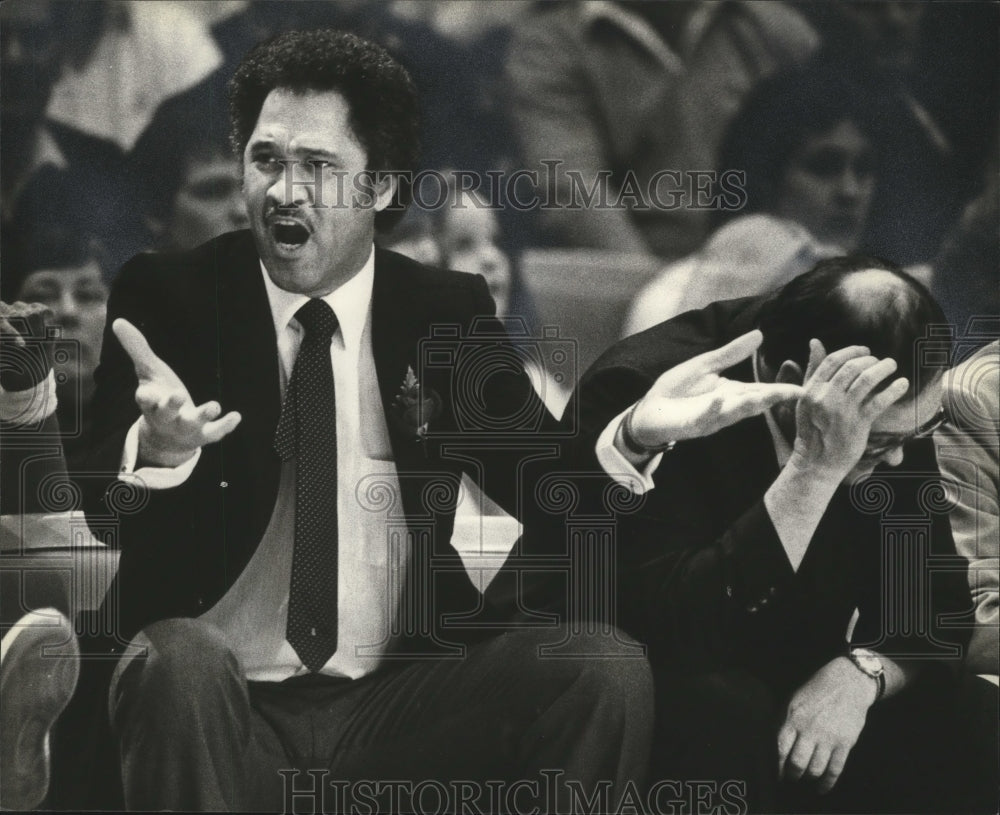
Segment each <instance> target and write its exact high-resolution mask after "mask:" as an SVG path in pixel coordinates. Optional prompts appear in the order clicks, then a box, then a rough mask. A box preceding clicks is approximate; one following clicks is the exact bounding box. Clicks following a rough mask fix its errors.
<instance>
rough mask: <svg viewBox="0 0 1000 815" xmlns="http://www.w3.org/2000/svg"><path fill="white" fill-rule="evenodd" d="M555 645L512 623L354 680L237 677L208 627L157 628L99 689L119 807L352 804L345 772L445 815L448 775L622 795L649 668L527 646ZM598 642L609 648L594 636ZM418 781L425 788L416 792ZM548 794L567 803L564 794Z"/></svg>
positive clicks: (635, 774)
mask: <svg viewBox="0 0 1000 815" xmlns="http://www.w3.org/2000/svg"><path fill="white" fill-rule="evenodd" d="M557 640H558V637H557V636H556V634H554V632H553V631H546V632H543V633H538V632H534V631H519V632H513V633H508V634H503V635H501V636H498V637H497V638H495V639H492V640H489V641H487V642H484V643H480V644H478V645H476V646H473V647H471V648H470V649H469V650H468V651H467V653H466V655H465V657H464V658H462V659H457V660H456V659H450V660H444V659H441V660H423V661H417V662H409V663H405V664H401V665H399V666H398V667H388V668H384V669H380V670H378V671H376V672H375V673H373V674H370V675H368V676H365V677H362V678H361V679H357V680H349V679H339V678H336V677H325V676H319V675H308V676H305V677H296V678H293V679H291V680H288V681H285V682H280V683H279V682H248V681H247V680H246V679H245V677H244V675H243V673H242V671H241V668H240V665H239V663H238V660H237V659H236V657H235V656H234V655H233V653H232V651H231V650H230V649H229V648H228V646H227V645H226V643H225V642H224V640H223V639H222V636H221V635H220V633H219V632H218V631H217V630H216V629H214V628H213V627H211V626H209V625H207V624H205V623H202V622H200V621H198V620H193V619H173V620H164V621H161V622H158V623H155V624H153V625H151V626H149V627H148V628H146V629H145V630H144V631H143V632H142V633H141V634H140V635H139V637H137V639H136V641H135V642H136V643H140V642H141V643H144V644H148V652H147V655H146V656H145V657H138V656H127V657H125V658H124V659H123V660H122V661H121V663H120V664H119V667H118V670H117V671H116V675H115V679H114V681H113V682H112V685H111V691H110V707H111V716H112V726H113V729H114V731H115V735H116V737H117V739H118V744H119V748H120V755H121V760H122V774H123V780H124V786H125V800H126V805H127V807H128V808H129V809H144V810H145V809H149V810H153V809H177V810H230V811H240V810H244V811H272V812H274V811H292V809H293V805H294V807H295V809H296V811H302V812H319V811H334V810H339V811H350V804H351V799H347V802H346V804H345V799H344V795H346V794H348V792H346V791H345V790H344V788H343V786H342V785H343V783H344V782H352V783H353V784H354V787H352V788H351V790H350V794H355V793H359V794H367V795H369V796H371V795H372V793H371V791H370V790H364V789H362V787H361V784H360V783H359V782H363V781H370V782H378V781H387V780H392V781H401V782H410V783H409V785H400V786H398V787H396V790H397V792H396V793H394V794H397V795H398V796H399V798H398V799H396V800H395V801H393V800H392V799H391V798H388V797H385V795H383V796H382V797H380V798H379V799H378V800H379V809H380V810H382V811H386V810H388V809H389V808H390V807H391V808H394V809H396V811H406V810H407V809H409V808H410V806H411V802H410V800H409V794H410V792H413V791H416V793H417V794H419V795H420V800H414V801H413V802H412V806H413V807H420V808H424V809H427V808H429V809H430V810H432V811H445V810H447V809H448V806H447V802H446V804H445V807H444V809H442V807H441V806H440V805H439V804H438V796H440V794H441V791H442V790H444V789H446V787H445V786H443V785H449V784H450V783H451V784H452V786H449V787H447V790H448V794H449V795H453V794H455V792H454V789H455V788H454V784H453V782H454V781H456V780H463V781H469V782H478V783H479V784H480V785H482V784H483V782H484V781H485V780H487V779H490V780H498V781H504V782H513V781H516V780H524V781H527V782H539V781H540V782H542V783H541V784H540V785H539V787H538V789H539V792H540V794H541V791H542V790H543V789H545V786H544V782H545V780H546V779H545V777H544V776H543V775H542V773H543V771H545V770H561V771H563V772H564V773H565V775H564V776H562V777H560V779H559V781H560V783H561V782H562V781H563V780H573V781H578V782H580V784H582V787H583V789H584V790H585V791H586V793H587V794H588V795H590V793H591V791H592V790H593V789H594V788H596V787H598V786H599V785H601V784H602V783H603V784H605V785H607V784H609V783H610V784H611V785H612V787H611V794H612V795H620V794H621V792H622V789H623V787H624V785H625V784H626V782H628V781H629V780H633V781H635V782H637V783H640V782H641V780H642V778H643V776H644V773H645V769H646V761H647V757H648V749H649V740H650V737H651V730H652V721H651V717H650V716H649V710H650V708H651V705H652V683H651V679H650V673H649V667H648V663H647V662H646V661H645V659H643V658H641V657H640V658H634V656H629V657H624V656H623V657H620V658H612V659H608V658H606V657H605V658H595V657H590V658H588V657H586V656H582V657H574V658H571V659H566V658H551V657H549V658H546V657H541V658H539V656H538V646H539V644H541V643H552V642H554V641H557ZM584 641H589V640H585V638H581V642H584ZM584 647H585V649H586V648H587V647H589V646H586V645H585V646H584ZM593 647H594V649H595V650H594V653H595V654H596V653H597V650H596V649H597V648H598V644H597V643H596V642H595V643H594V645H593ZM599 647H600V648H601V652H600V653H601V654H602V655H604V654H606V653H607V640H606V638H602V640H601V643H600V644H599ZM623 647H624V646H623ZM391 664H392V663H390V665H391ZM310 771H311V772H310ZM420 782H431V784H430V785H428V784H425V785H424V787H423V788H422V792H421V788H420V787H418V786H417V785H418V784H419V783H420ZM442 782H443V785H442ZM338 784H341V786H339V787H338ZM320 788H322V794H321V795H316V794H310V793H309V792H308V791H310V790H319V789H320ZM466 789H467V790H475V789H480V790H485V789H486V788H485V787H482V786H480V787H478V788H475V787H471V786H470V787H467V788H466ZM507 789H508V791H509V788H507ZM293 791H295V792H297V793H299V794H297V795H295V796H292V794H291V793H292V792H293ZM384 792H386V794H392V793H389V792H387V791H385V790H384ZM532 792H533V789H532V788H522V789H521V790H520V792H519V793H518V794H517V795H516V796H515V797H514V798H512V799H510V800H508V801H507V802H506V803H505V802H504V799H503V797H500V798H499V799H491V798H490V797H489V794H488V793H487V792H484V793H483V797H481V798H479V799H478V800H477V803H476V805H475V806H478V808H479V809H480V810H481V811H493V810H495V809H500V810H504V809H514V808H517V809H521V808H523V807H524V806H526V805H527V804H528V801H529V800H531V796H532ZM459 794H466V795H471V794H472V792H464V793H459ZM495 800H499V801H500V803H499V805H498V806H497V805H496V803H491V801H495ZM559 800H560V801H561V802H562V803H560V804H559V807H558V808H559V809H560V810H565V809H566V808H567V806H568V805H565V802H566V801H567V800H568V798H567V797H565V796H561V797H560V799H559ZM456 803H457V800H455V801H452V805H453V806H454V805H455V804H456ZM459 808H460V807H459ZM452 811H454V810H453V809H452ZM542 811H545V810H544V806H543V809H542ZM550 811H551V810H550Z"/></svg>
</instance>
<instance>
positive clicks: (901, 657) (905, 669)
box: [576, 257, 996, 812]
mask: <svg viewBox="0 0 1000 815" xmlns="http://www.w3.org/2000/svg"><path fill="white" fill-rule="evenodd" d="M944 323H945V319H944V316H943V314H942V313H941V310H940V308H939V307H938V305H937V304H936V303H935V302H934V301H933V299H932V298H931V296H930V295H929V293H928V292H927V291H926V289H924V287H923V286H921V285H920V284H919V283H918V282H917V281H915V280H913V279H912V278H910V277H909V276H907V275H905V274H904V273H902V272H901V271H899V270H898V269H897V268H896V267H894V266H892V265H891V264H888V263H885V262H882V261H879V260H876V259H872V258H863V257H857V258H837V259H832V260H830V261H824V262H822V263H820V264H818V265H817V267H815V268H814V269H813V270H812V271H810V272H808V273H806V274H804V275H802V276H800V277H798V278H796V279H795V280H794V281H792V282H791V283H789V284H788V285H787V286H786V287H784V288H783V289H781V290H779V291H778V292H776V293H775V294H773V295H771V296H770V297H768V298H746V299H742V300H733V301H727V302H721V303H715V304H712V305H711V306H709V307H707V308H706V309H704V310H701V311H694V312H688V313H686V314H682V315H680V316H678V317H676V318H674V319H672V320H669V321H667V322H665V323H661V324H660V325H657V326H655V327H653V328H651V329H649V330H647V331H645V332H642V333H640V334H638V335H635V336H633V337H630V338H628V339H626V340H624V341H622V342H621V343H619V344H618V345H616V346H615V347H613V348H612V349H610V350H609V351H608V352H606V353H605V355H604V356H603V357H602V358H601V359H600V360H598V361H597V362H596V363H595V364H594V365H593V366H592V368H591V369H590V370H589V371H588V372H587V373H586V374H585V376H584V378H583V380H582V381H581V384H580V388H579V391H578V394H577V397H576V398H577V399H578V404H579V409H580V417H581V419H580V421H581V425H582V430H583V436H584V437H585V438H588V437H589V438H596V437H598V436H599V435H604V434H607V433H611V432H614V433H617V435H618V437H620V438H623V439H624V441H625V446H626V447H627V448H628V449H629V450H630V457H631V461H632V463H633V464H634V465H635V466H636V467H637V468H640V469H645V470H646V477H647V478H646V481H645V486H646V492H645V502H644V504H643V505H642V506H641V507H640V508H639V509H638V510H637V511H635V512H633V513H631V514H622V516H621V517H620V518H619V520H618V528H617V535H618V540H619V541H620V542H621V543H620V547H619V553H618V554H619V561H618V569H619V575H620V576H619V579H618V583H617V588H618V592H617V596H618V597H619V598H620V603H619V607H618V615H619V616H618V618H617V619H618V622H619V624H620V625H622V627H623V628H624V629H625V630H626V631H627V632H629V633H631V634H632V635H634V636H636V637H637V638H638V639H640V640H642V641H644V642H646V643H647V644H648V645H649V647H650V661H651V663H652V666H653V671H654V679H655V683H656V704H657V719H658V725H657V728H658V732H657V735H656V736H655V737H654V748H653V763H652V767H651V776H652V778H653V780H654V781H655V780H656V779H662V778H668V779H676V778H682V779H683V778H686V779H699V780H714V781H716V782H718V783H720V784H722V783H726V782H727V780H728V781H732V780H738V781H739V782H740V783H741V784H742V785H743V790H744V792H745V794H746V797H747V801H748V803H749V805H750V808H751V809H752V810H756V811H768V812H770V811H774V810H776V809H779V808H782V807H787V808H788V809H790V810H791V811H798V812H801V811H813V810H820V811H822V810H825V811H834V812H845V811H862V812H888V811H935V812H949V811H950V812H958V811H970V810H972V809H976V810H977V811H978V809H980V808H981V809H983V810H987V809H990V808H991V807H995V804H996V801H995V795H996V775H995V764H996V761H995V759H996V730H995V722H996V698H995V694H992V695H988V696H986V697H984V696H983V695H982V690H983V689H978V690H976V691H973V692H971V697H970V694H966V693H963V692H960V691H959V689H958V688H957V686H956V682H955V680H954V673H955V672H956V671H957V669H958V667H959V665H960V659H961V656H962V652H963V648H964V647H965V643H966V642H967V636H968V627H967V626H964V627H963V624H962V621H961V618H962V617H963V615H967V614H968V612H969V609H970V598H969V594H968V591H967V589H966V588H965V586H963V585H962V583H961V581H962V579H963V574H964V573H963V571H962V569H961V567H960V563H959V562H958V561H956V559H955V550H954V543H953V541H952V538H951V534H950V530H949V528H948V518H947V515H946V510H947V508H946V507H945V506H943V505H942V504H941V502H940V501H938V500H937V498H936V497H935V496H940V495H941V494H943V493H941V492H940V489H941V485H940V474H939V472H938V470H937V465H936V461H935V458H934V452H933V446H932V444H931V440H930V439H929V438H927V437H928V436H929V435H930V434H931V433H932V431H933V430H934V428H936V427H938V426H939V425H940V424H941V423H942V421H944V414H943V411H942V408H941V375H942V373H943V371H944V370H945V368H946V367H947V365H948V358H949V351H950V341H949V337H948V334H947V331H946V330H945V333H944V335H943V336H942V334H941V333H940V332H941V330H942V329H941V326H942V325H943V324H944ZM753 328H757V329H760V330H761V331H762V332H763V343H762V345H761V347H760V350H759V352H758V353H756V354H755V355H754V357H753V359H752V360H747V361H744V362H741V363H740V364H739V365H737V366H735V367H733V368H731V369H729V370H728V371H725V372H724V375H725V376H727V377H729V378H731V379H733V380H738V381H744V382H748V383H749V382H754V381H757V382H786V383H796V384H800V385H802V386H803V388H804V397H803V398H801V399H799V400H797V401H795V402H790V403H787V404H783V405H779V406H777V407H775V408H774V409H772V410H771V411H769V412H768V413H765V414H764V416H761V417H753V418H749V419H746V420H745V421H742V422H738V423H736V424H734V425H732V426H730V427H726V428H722V429H720V430H719V431H718V432H716V433H714V434H712V435H708V436H706V437H704V438H698V439H693V440H688V441H681V442H680V443H677V444H676V445H674V444H673V442H674V441H675V438H671V436H670V435H669V431H666V430H665V429H664V428H663V427H662V419H661V416H660V413H659V408H658V399H659V391H660V390H661V389H662V383H663V381H664V380H665V379H667V378H670V377H671V376H673V375H674V372H676V371H677V370H678V369H677V368H676V367H675V366H678V365H680V364H682V363H684V362H685V361H686V360H689V359H690V358H691V357H692V356H694V355H697V354H703V353H704V352H706V351H709V350H711V349H713V348H717V347H719V346H720V345H722V344H723V343H726V342H727V341H729V340H730V339H731V338H733V337H735V336H739V335H740V334H742V333H743V332H746V331H748V330H750V329H753ZM935 332H937V333H935ZM664 371H666V373H664ZM609 422H610V424H609ZM668 448H669V449H668ZM661 456H662V460H660V457H661ZM654 457H655V458H654ZM650 464H652V466H653V467H655V471H652V472H651V471H650ZM890 468H896V470H893V469H890ZM856 609H857V610H858V611H859V612H860V616H859V617H857V618H856V626H855V625H854V623H853V622H852V618H853V615H854V613H855V610H856ZM852 626H853V633H850V628H851V627H852ZM949 669H950V670H949ZM970 699H971V701H970ZM970 705H971V707H970ZM977 705H979V707H976V706H977ZM983 705H985V707H983ZM990 708H992V715H990V714H989V713H988V712H987V713H983V711H984V710H985V711H989V709H990ZM970 710H974V711H976V713H975V714H973V715H972V716H970V714H969V711H970ZM975 716H978V717H979V721H978V723H975V724H970V722H974V721H975ZM970 752H971V753H972V754H973V755H976V756H977V757H976V759H975V760H973V761H970V760H968V759H967V758H964V757H967V756H968V755H969V753H970ZM991 755H992V756H993V759H994V760H993V765H992V769H991V765H990V760H989V757H990V756H991ZM956 756H963V758H960V759H956ZM984 767H985V768H987V769H986V771H985V772H984V770H983V768H984ZM823 794H825V795H823ZM991 796H992V798H993V800H992V802H991V800H990V799H991Z"/></svg>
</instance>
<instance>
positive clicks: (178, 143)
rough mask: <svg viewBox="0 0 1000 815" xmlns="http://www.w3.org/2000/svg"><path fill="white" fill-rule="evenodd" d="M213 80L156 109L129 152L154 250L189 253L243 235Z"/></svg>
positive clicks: (236, 171)
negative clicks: (230, 234) (230, 235)
mask: <svg viewBox="0 0 1000 815" xmlns="http://www.w3.org/2000/svg"><path fill="white" fill-rule="evenodd" d="M222 92H223V91H222V88H220V87H217V85H216V81H215V79H214V78H213V79H212V80H210V81H209V82H206V83H202V84H200V85H198V86H197V87H196V88H193V89H192V90H190V91H188V92H186V93H183V94H181V95H180V96H177V97H175V98H173V99H171V100H169V101H167V102H165V103H164V104H163V105H161V106H160V109H159V111H158V112H157V114H156V117H155V118H154V119H153V121H152V123H151V124H150V125H149V127H148V128H147V129H146V131H145V132H144V133H143V135H142V137H141V138H140V139H139V141H138V143H137V144H136V146H135V149H134V151H133V154H134V155H133V157H132V160H131V164H132V172H133V173H134V174H135V175H136V177H138V178H143V179H156V183H147V184H144V185H143V186H142V187H141V190H140V193H139V197H140V200H141V201H142V208H143V215H144V219H145V223H146V226H147V227H148V229H149V237H150V242H151V244H152V246H153V247H154V248H157V249H191V248H193V247H195V246H198V245H199V244H202V243H204V242H205V241H207V240H209V239H210V238H214V237H215V236H216V235H221V234H223V233H224V232H231V231H233V230H235V229H243V228H245V227H246V226H247V225H248V223H249V221H248V218H247V211H246V205H245V203H244V201H243V196H242V184H243V179H242V176H241V173H240V166H239V162H238V161H237V160H236V157H235V156H234V155H233V150H232V146H231V144H230V142H229V123H228V119H227V118H226V115H225V108H224V106H223V105H221V104H219V102H218V97H217V95H219V94H221V93H222Z"/></svg>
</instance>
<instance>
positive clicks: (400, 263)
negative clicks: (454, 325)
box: [375, 249, 482, 291]
mask: <svg viewBox="0 0 1000 815" xmlns="http://www.w3.org/2000/svg"><path fill="white" fill-rule="evenodd" d="M375 269H376V273H384V274H388V275H390V276H393V277H398V278H403V279H405V280H406V281H407V282H409V283H411V284H413V285H415V286H431V287H441V286H444V287H454V288H456V289H466V290H469V291H473V290H475V289H477V288H479V286H480V285H481V283H482V278H481V277H480V276H479V275H474V274H468V273H467V272H453V271H450V270H448V269H441V268H438V267H436V266H428V265H427V264H424V263H420V262H418V261H416V260H413V259H412V258H408V257H406V255H401V254H399V253H398V252H393V251H391V250H389V249H376V250H375Z"/></svg>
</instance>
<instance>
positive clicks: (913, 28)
mask: <svg viewBox="0 0 1000 815" xmlns="http://www.w3.org/2000/svg"><path fill="white" fill-rule="evenodd" d="M997 18H998V8H997V6H996V5H995V4H992V3H961V4H947V6H946V7H942V6H941V5H940V4H930V3H918V2H904V1H901V0H887V1H886V2H866V1H865V0H836V1H835V2H827V3H814V2H771V3H750V2H730V3H704V4H700V5H699V8H698V11H697V13H696V14H695V15H694V16H693V17H692V20H691V24H690V26H689V29H688V32H687V37H686V42H685V48H684V49H683V57H684V61H685V65H686V68H687V70H686V73H685V75H684V76H683V78H682V79H681V80H680V82H679V90H678V93H677V97H678V98H677V106H676V111H675V121H674V127H673V129H672V131H671V133H672V135H671V139H670V143H669V145H668V150H667V151H666V153H665V154H664V156H663V160H664V164H665V166H668V167H678V168H700V169H702V168H703V169H716V168H719V167H720V166H721V165H720V164H719V155H718V151H719V148H720V143H721V140H722V137H723V134H724V133H725V131H726V128H727V127H728V125H729V122H730V121H731V120H732V117H733V116H735V115H736V112H737V111H738V110H739V109H740V107H741V104H742V101H743V99H744V98H745V97H746V95H747V94H749V93H750V92H751V91H752V89H753V88H754V87H755V86H756V85H757V83H759V82H760V81H761V80H763V79H765V78H766V77H768V76H770V75H772V74H773V73H776V72H778V71H780V70H782V69H785V68H789V67H792V66H795V65H800V64H802V63H804V61H805V60H807V59H809V58H810V57H812V56H813V55H815V54H816V53H817V52H818V51H820V50H823V51H826V52H828V53H831V54H835V55H836V56H837V59H838V60H839V62H840V64H841V65H843V66H844V67H845V69H846V70H850V71H853V72H856V73H857V74H858V75H859V76H862V77H865V78H866V82H865V85H864V88H863V90H862V92H863V93H864V94H865V95H867V96H870V97H872V98H873V101H877V106H878V108H879V109H880V110H881V117H882V121H883V122H884V123H885V124H886V128H885V130H884V133H883V134H882V135H883V144H882V146H883V147H884V148H885V156H886V162H887V163H886V164H885V165H884V170H885V177H886V178H887V179H891V180H892V183H887V184H883V185H882V186H881V187H880V189H879V191H878V197H877V199H876V201H875V203H874V207H873V211H874V216H875V217H873V218H872V219H871V220H870V222H869V224H868V230H867V232H866V235H865V236H864V239H863V243H864V244H865V246H866V247H867V248H868V249H869V250H870V251H874V252H878V253H882V254H885V255H887V256H890V257H893V258H894V259H896V260H898V261H900V262H903V263H908V264H912V263H918V262H923V261H926V260H928V259H929V258H930V257H931V256H932V255H933V254H934V252H935V251H936V249H937V246H938V244H939V242H940V240H941V238H942V236H943V234H944V233H945V231H946V230H947V228H948V226H949V224H950V222H951V221H952V220H953V219H954V218H955V217H956V216H957V214H958V213H959V212H960V210H961V206H962V202H963V200H965V199H966V198H967V197H968V195H969V193H970V189H971V188H970V186H969V177H970V175H969V174H970V172H971V173H976V172H977V171H978V170H977V168H979V167H980V163H981V161H982V160H983V157H984V156H985V155H986V151H987V149H988V145H987V142H988V138H989V137H988V134H989V132H990V131H992V130H993V129H995V127H996V121H995V119H996V117H995V113H996V110H997V81H996V60H997V41H996V37H995V36H994V35H995V32H996V28H997ZM966 94H969V95H968V96H966ZM983 110H988V111H990V112H991V114H992V115H987V116H982V115H980V114H981V112H982V111H983ZM890 125H891V127H890ZM984 135H985V136H986V138H985V139H984ZM903 208H906V210H907V211H908V213H909V215H908V217H907V218H905V219H901V218H899V217H898V215H897V216H895V217H891V216H888V215H887V216H885V217H882V216H881V213H899V212H901V211H902V209H903ZM677 216H678V218H679V219H681V220H683V222H684V223H685V224H686V226H687V230H688V232H689V234H690V235H692V236H693V239H694V240H697V239H699V238H700V237H701V236H703V235H704V234H705V233H706V231H707V230H708V228H709V218H708V216H707V214H706V213H704V212H700V211H697V210H693V209H691V208H684V209H680V210H678V211H677Z"/></svg>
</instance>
